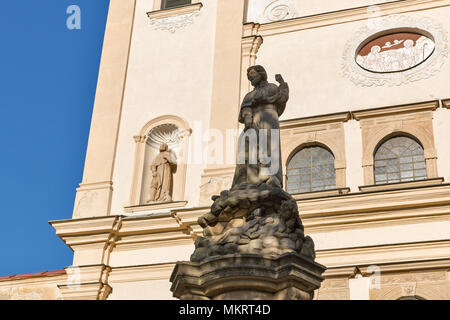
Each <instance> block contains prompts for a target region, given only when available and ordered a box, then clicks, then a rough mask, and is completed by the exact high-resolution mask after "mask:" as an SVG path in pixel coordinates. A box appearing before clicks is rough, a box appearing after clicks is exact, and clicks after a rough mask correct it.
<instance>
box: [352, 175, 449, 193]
mask: <svg viewBox="0 0 450 320" xmlns="http://www.w3.org/2000/svg"><path fill="white" fill-rule="evenodd" d="M443 183H444V178H433V179H426V180H418V181H409V182H400V183H390V184H378V185H371V186H361V187H359V190H360V191H361V192H375V191H388V190H399V189H405V188H416V187H428V186H435V185H441V184H443Z"/></svg>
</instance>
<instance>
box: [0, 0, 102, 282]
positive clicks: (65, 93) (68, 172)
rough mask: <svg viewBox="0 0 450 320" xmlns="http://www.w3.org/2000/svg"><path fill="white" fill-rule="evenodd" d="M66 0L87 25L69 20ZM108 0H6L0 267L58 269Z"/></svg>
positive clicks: (0, 87) (64, 261)
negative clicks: (61, 223)
mask: <svg viewBox="0 0 450 320" xmlns="http://www.w3.org/2000/svg"><path fill="white" fill-rule="evenodd" d="M70 5H78V6H79V7H80V9H81V30H69V29H67V27H66V20H67V18H68V17H69V15H68V14H67V13H66V10H67V8H68V7H69V6H70ZM108 5H109V0H69V1H67V0H14V1H0V35H1V37H0V39H1V47H0V48H1V51H0V61H1V63H0V68H1V69H0V70H1V76H0V99H1V100H0V146H1V150H2V152H1V155H2V156H1V157H0V177H1V183H0V201H1V207H0V215H1V220H0V276H1V275H10V274H18V273H29V272H40V271H45V270H57V269H62V268H63V267H65V266H68V265H71V264H72V251H71V250H70V249H69V248H68V247H67V246H66V245H65V244H64V243H63V242H62V241H61V240H60V239H59V238H58V237H57V236H56V234H55V231H54V229H53V228H52V227H51V226H50V225H49V224H48V221H49V220H60V219H70V218H71V216H72V209H73V202H74V199H75V188H76V187H77V186H78V183H80V182H81V179H82V174H83V166H84V158H85V153H86V146H87V141H88V136H89V127H90V121H91V113H92V108H93V104H94V97H95V88H96V84H97V76H98V69H99V64H100V57H101V49H102V44H103V36H104V31H105V25H106V17H107V12H108Z"/></svg>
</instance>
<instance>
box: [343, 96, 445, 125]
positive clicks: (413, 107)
mask: <svg viewBox="0 0 450 320" xmlns="http://www.w3.org/2000/svg"><path fill="white" fill-rule="evenodd" d="M438 107H439V100H433V101H427V102H420V103H413V104H404V105H399V106H392V107H384V108H375V109H368V110H361V111H352V112H351V114H352V116H353V118H354V119H356V120H358V121H359V120H362V119H367V118H374V117H386V116H392V115H396V114H403V113H415V112H422V111H434V110H436V109H437V108H438Z"/></svg>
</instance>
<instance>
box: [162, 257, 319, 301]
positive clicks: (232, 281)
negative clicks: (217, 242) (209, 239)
mask: <svg viewBox="0 0 450 320" xmlns="http://www.w3.org/2000/svg"><path fill="white" fill-rule="evenodd" d="M325 269H326V268H325V267H324V266H322V265H320V264H318V263H316V262H314V261H312V260H310V259H308V258H305V257H304V256H301V255H299V254H296V253H287V254H284V255H281V256H278V257H277V258H268V257H263V256H261V255H251V254H248V255H228V256H220V257H213V258H209V259H206V260H204V261H203V262H179V263H177V265H176V266H175V269H174V270H173V272H172V276H171V277H170V281H171V282H172V287H171V289H170V290H171V291H172V292H173V296H174V297H175V298H178V299H181V300H312V299H313V296H314V290H316V289H318V288H319V287H320V284H321V282H322V281H323V278H322V273H323V272H324V271H325Z"/></svg>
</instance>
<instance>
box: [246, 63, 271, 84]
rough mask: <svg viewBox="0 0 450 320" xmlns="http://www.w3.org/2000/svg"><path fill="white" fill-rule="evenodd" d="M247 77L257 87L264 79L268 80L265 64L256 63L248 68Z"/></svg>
mask: <svg viewBox="0 0 450 320" xmlns="http://www.w3.org/2000/svg"><path fill="white" fill-rule="evenodd" d="M247 78H248V80H249V81H250V82H251V83H252V86H254V87H256V86H257V85H258V84H260V83H261V82H263V81H267V72H266V69H264V67H263V66H260V65H256V66H252V67H250V68H248V69H247Z"/></svg>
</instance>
